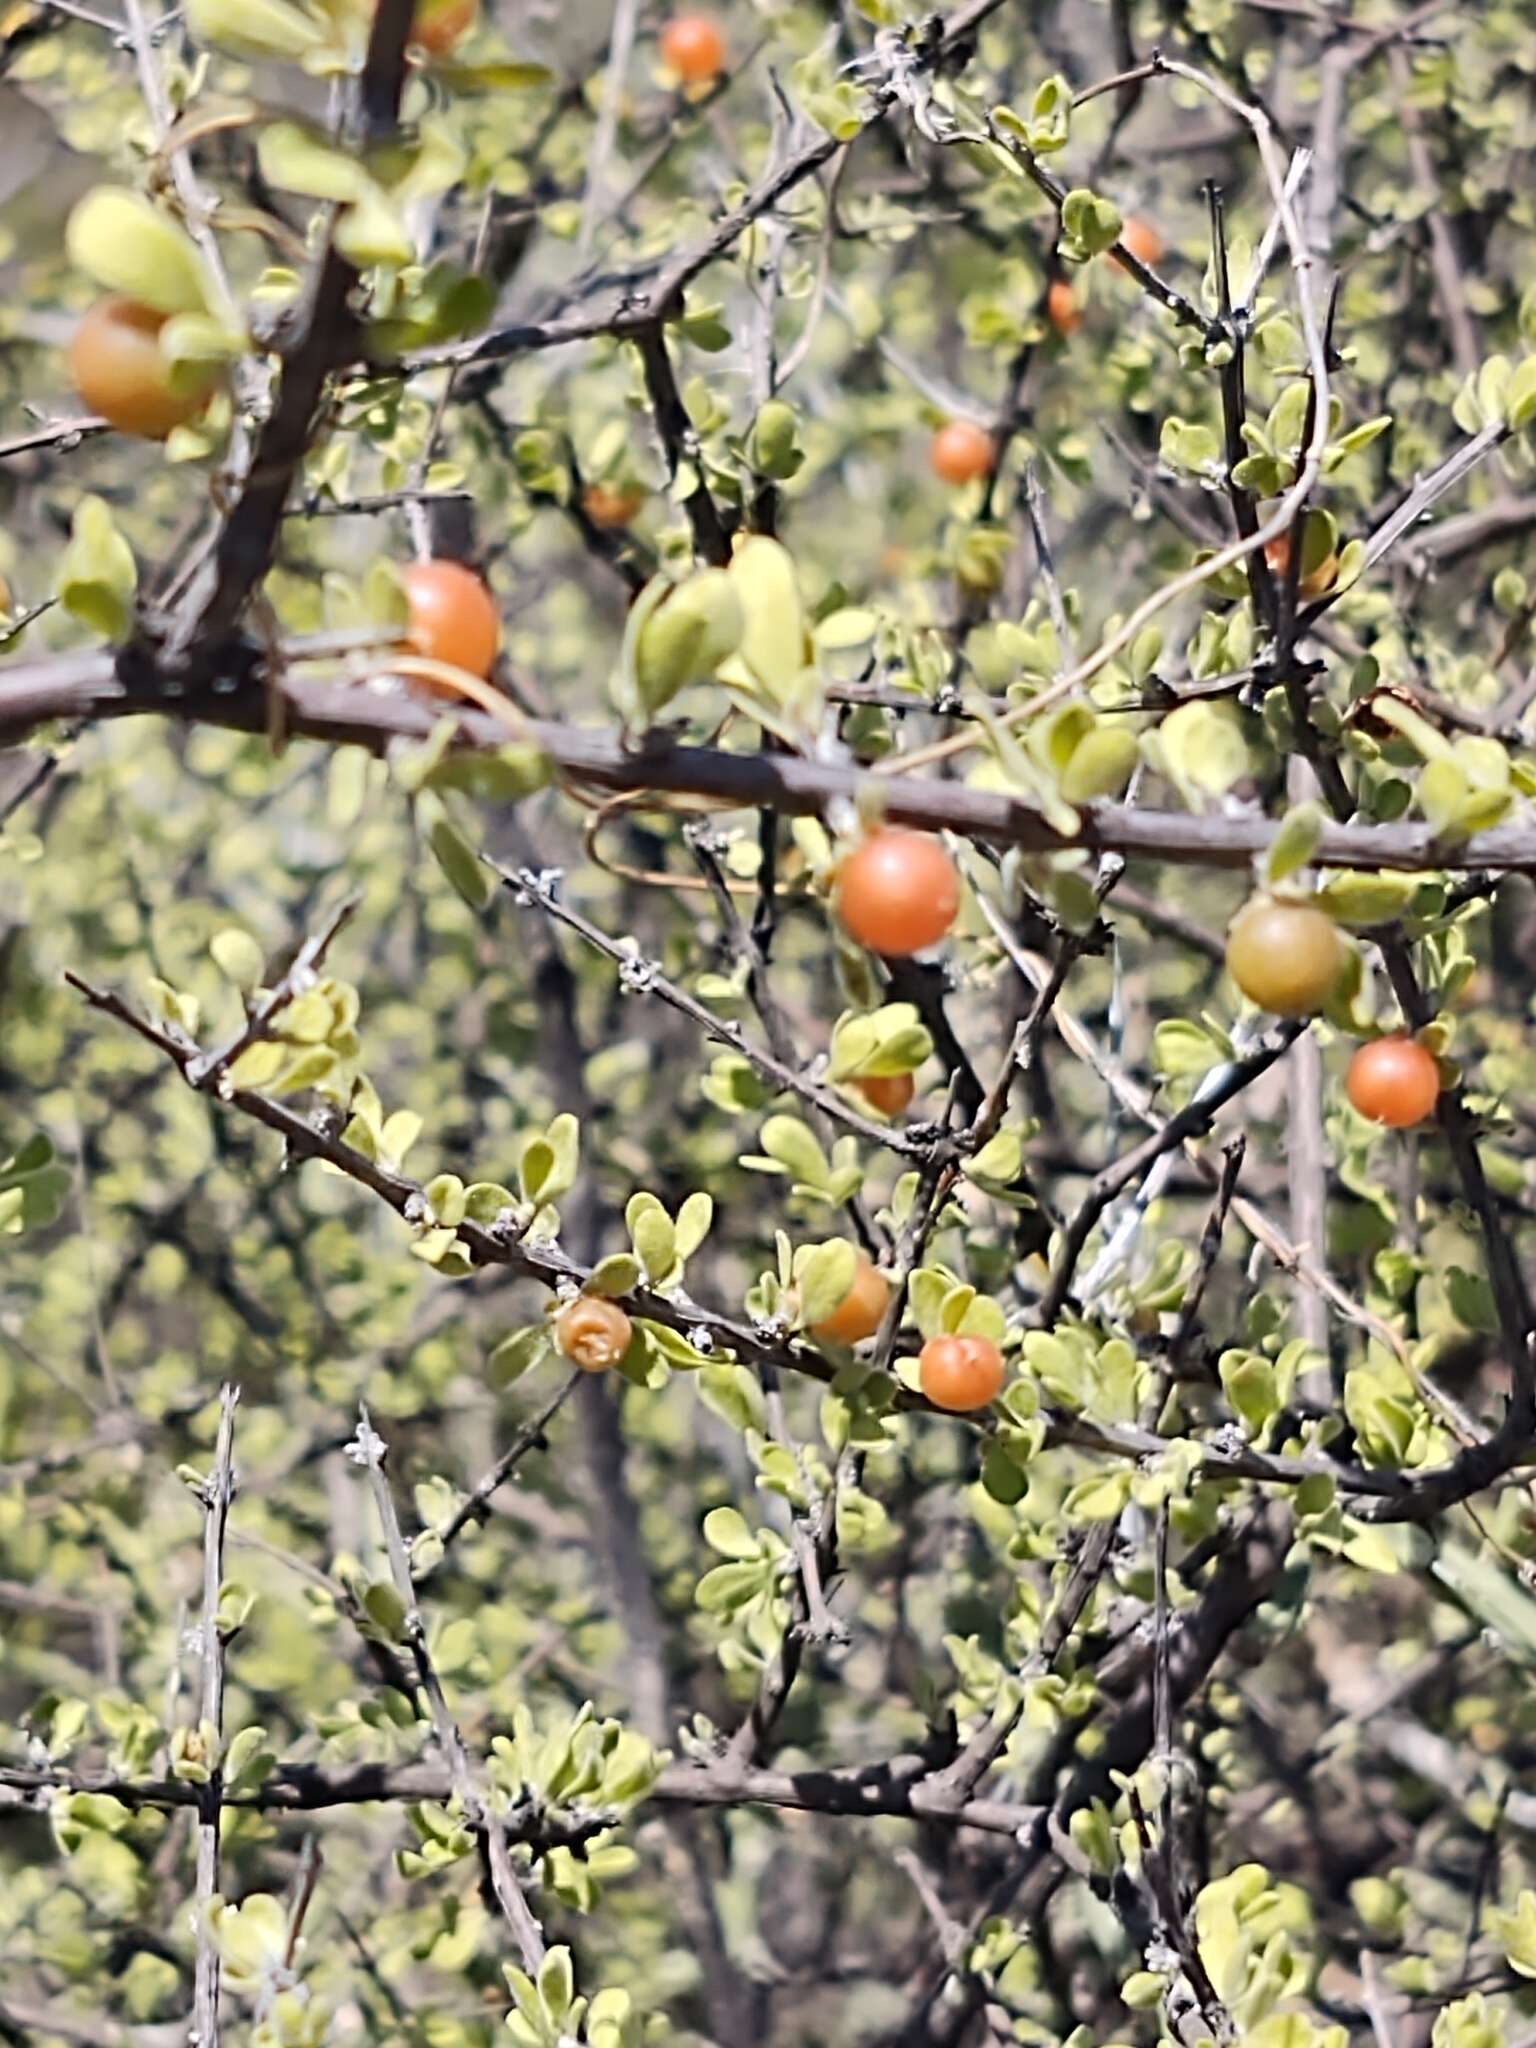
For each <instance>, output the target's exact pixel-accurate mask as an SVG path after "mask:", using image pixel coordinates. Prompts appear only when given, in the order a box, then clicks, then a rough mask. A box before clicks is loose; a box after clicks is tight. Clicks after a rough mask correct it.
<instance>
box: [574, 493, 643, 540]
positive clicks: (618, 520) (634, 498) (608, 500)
mask: <svg viewBox="0 0 1536 2048" xmlns="http://www.w3.org/2000/svg"><path fill="white" fill-rule="evenodd" d="M644 503H645V494H644V492H643V491H639V490H636V489H635V487H634V486H633V485H632V484H602V483H597V484H588V485H587V487H586V489H585V490H584V491H583V492H582V494H581V509H582V511H583V512H585V513H586V515H587V517H588V518H589V519H590V520H591V522H592V524H593V525H594V526H596V527H600V528H601V529H602V531H603V532H604V533H612V532H615V531H616V530H617V529H618V528H620V527H623V526H628V524H629V522H630V521H631V520H632V519H633V518H634V516H635V514H636V513H637V512H638V511H639V510H640V507H641V506H642V505H643V504H644Z"/></svg>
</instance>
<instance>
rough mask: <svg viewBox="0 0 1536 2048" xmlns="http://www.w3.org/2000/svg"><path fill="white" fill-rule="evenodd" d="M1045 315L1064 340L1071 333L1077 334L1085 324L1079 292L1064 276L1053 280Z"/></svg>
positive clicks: (1047, 296) (1047, 294) (1046, 297)
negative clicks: (1078, 296) (1078, 297)
mask: <svg viewBox="0 0 1536 2048" xmlns="http://www.w3.org/2000/svg"><path fill="white" fill-rule="evenodd" d="M1045 317H1046V319H1047V320H1049V321H1050V323H1051V325H1052V327H1054V328H1055V330H1056V332H1057V333H1058V334H1059V335H1060V336H1061V338H1062V340H1063V341H1065V340H1066V338H1067V336H1068V335H1069V334H1076V332H1077V330H1078V328H1079V327H1081V326H1082V324H1083V309H1082V307H1081V306H1080V305H1079V304H1078V303H1077V293H1076V292H1075V291H1073V289H1072V287H1071V285H1069V284H1068V283H1067V280H1066V279H1065V278H1064V277H1057V278H1053V279H1052V280H1051V285H1050V289H1049V290H1048V291H1047V292H1046V295H1045Z"/></svg>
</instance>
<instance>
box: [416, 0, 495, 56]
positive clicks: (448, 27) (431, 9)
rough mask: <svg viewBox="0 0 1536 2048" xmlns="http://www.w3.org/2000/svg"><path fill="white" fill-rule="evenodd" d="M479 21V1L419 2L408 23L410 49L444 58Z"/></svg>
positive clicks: (438, 0)
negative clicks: (409, 23) (409, 26)
mask: <svg viewBox="0 0 1536 2048" xmlns="http://www.w3.org/2000/svg"><path fill="white" fill-rule="evenodd" d="M479 18H480V0H419V4H418V6H417V8H416V12H415V15H414V16H413V18H412V21H411V34H410V42H411V47H412V48H413V49H417V50H425V51H426V52H427V54H428V56H430V57H446V56H448V55H449V54H450V52H451V51H453V50H454V49H455V48H456V47H457V46H458V44H459V43H461V42H462V41H463V40H464V38H465V36H467V35H468V34H469V31H470V30H471V29H472V28H473V27H474V25H475V23H476V22H477V21H478V20H479Z"/></svg>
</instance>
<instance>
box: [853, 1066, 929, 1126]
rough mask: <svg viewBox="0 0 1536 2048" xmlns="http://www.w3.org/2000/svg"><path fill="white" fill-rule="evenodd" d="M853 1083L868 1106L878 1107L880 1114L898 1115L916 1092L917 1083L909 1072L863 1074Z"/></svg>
mask: <svg viewBox="0 0 1536 2048" xmlns="http://www.w3.org/2000/svg"><path fill="white" fill-rule="evenodd" d="M853 1085H854V1087H855V1088H857V1089H858V1091H859V1093H860V1094H861V1095H862V1096H863V1098H864V1100H865V1101H866V1102H867V1103H868V1104H869V1106H870V1108H871V1109H878V1110H879V1112H880V1114H881V1115H882V1116H900V1115H901V1112H902V1111H903V1110H904V1109H905V1108H906V1106H907V1104H908V1103H909V1102H910V1101H911V1100H912V1098H913V1096H914V1095H915V1094H916V1093H917V1083H916V1081H915V1080H914V1079H913V1078H912V1076H911V1075H910V1074H865V1075H864V1076H863V1077H862V1078H861V1079H860V1080H857V1081H855V1082H854V1084H853Z"/></svg>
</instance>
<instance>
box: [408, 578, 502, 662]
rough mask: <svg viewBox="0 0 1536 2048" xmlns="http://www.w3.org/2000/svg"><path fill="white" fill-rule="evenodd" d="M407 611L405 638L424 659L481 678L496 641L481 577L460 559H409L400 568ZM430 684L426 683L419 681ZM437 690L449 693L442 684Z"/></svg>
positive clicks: (495, 619)
mask: <svg viewBox="0 0 1536 2048" xmlns="http://www.w3.org/2000/svg"><path fill="white" fill-rule="evenodd" d="M401 581H402V582H403V583H404V585H405V601H406V607H407V612H408V618H407V625H406V637H407V639H408V640H409V641H410V643H411V645H412V647H413V648H415V650H416V652H417V653H418V654H424V655H425V656H426V657H427V659H428V660H429V661H442V662H446V663H447V664H448V665H449V666H450V667H451V668H462V669H464V670H466V671H467V672H468V674H470V675H472V676H479V677H480V678H481V680H482V681H483V680H484V679H485V678H486V677H487V676H488V675H489V674H490V672H491V670H492V668H493V667H494V665H495V661H496V650H497V648H498V647H499V646H500V645H501V618H500V615H499V614H498V612H497V610H496V600H495V599H494V598H493V597H492V596H491V593H490V591H489V590H488V589H487V588H486V585H485V582H484V580H483V579H482V578H481V577H479V576H477V575H476V574H475V572H474V570H473V569H467V568H466V567H465V566H464V564H463V563H462V562H450V561H425V562H412V563H410V564H409V565H408V566H407V567H406V568H405V569H404V570H403V571H402V572H401ZM424 686H425V687H426V688H428V689H432V688H434V687H437V686H435V685H434V684H432V683H431V682H426V683H425V685H424ZM441 694H444V695H449V694H451V692H449V691H448V689H447V686H446V684H445V685H443V686H441Z"/></svg>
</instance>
